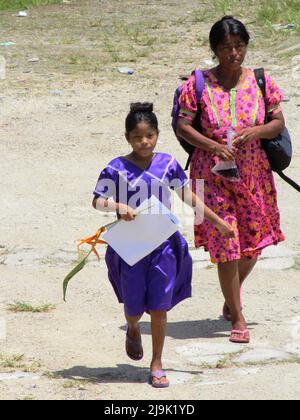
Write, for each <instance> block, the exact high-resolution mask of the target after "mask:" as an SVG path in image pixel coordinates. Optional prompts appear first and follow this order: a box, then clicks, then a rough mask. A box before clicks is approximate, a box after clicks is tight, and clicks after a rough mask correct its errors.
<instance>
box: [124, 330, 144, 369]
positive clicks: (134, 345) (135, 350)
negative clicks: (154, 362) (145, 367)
mask: <svg viewBox="0 0 300 420" xmlns="http://www.w3.org/2000/svg"><path fill="white" fill-rule="evenodd" d="M126 353H127V356H128V357H129V358H130V359H131V360H134V361H135V362H139V361H140V360H142V358H143V357H144V350H143V345H142V341H141V340H134V339H133V338H131V337H129V335H128V331H127V333H126ZM137 355H139V356H137Z"/></svg>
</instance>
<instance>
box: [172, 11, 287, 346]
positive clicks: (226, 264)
mask: <svg viewBox="0 0 300 420" xmlns="http://www.w3.org/2000/svg"><path fill="white" fill-rule="evenodd" d="M249 41H250V36H249V33H248V31H247V29H246V27H245V26H244V25H243V23H242V22H240V21H238V20H236V19H234V18H232V17H229V16H226V17H224V18H223V19H222V20H220V21H219V22H217V23H216V24H215V25H214V26H213V28H212V30H211V33H210V44H211V48H212V50H213V52H214V54H215V56H216V57H217V59H218V61H219V65H218V66H217V67H215V68H213V69H211V70H208V71H205V72H204V76H205V82H206V87H205V90H204V92H203V96H202V100H201V110H202V112H201V127H202V133H201V134H200V133H199V132H197V131H196V130H195V129H194V128H193V127H192V123H193V120H194V118H195V116H196V112H197V100H196V96H195V88H194V84H195V77H194V76H192V77H191V78H190V79H189V80H188V81H187V82H186V84H185V85H184V88H183V91H182V95H181V97H180V108H181V110H180V119H179V123H178V135H179V136H180V137H182V138H184V139H185V140H186V141H187V142H189V143H190V144H192V145H193V146H196V150H195V152H194V155H193V158H192V162H191V178H192V179H193V180H196V179H204V180H205V202H206V204H207V206H209V207H210V208H211V209H212V210H213V211H215V212H216V213H217V214H218V215H219V216H220V217H221V218H222V219H224V220H226V221H227V222H228V223H230V224H231V225H232V226H233V227H234V230H235V238H234V239H232V240H228V239H224V238H222V236H221V235H219V234H218V232H217V231H216V229H215V228H214V227H212V226H210V225H209V224H208V223H206V222H205V223H203V224H202V225H198V226H195V242H196V246H197V247H201V246H204V248H205V250H206V251H209V252H210V255H211V260H212V262H213V263H216V264H218V273H219V279H220V283H221V287H222V291H223V294H224V297H225V305H224V309H223V314H224V317H225V318H226V319H227V320H228V321H231V322H232V326H233V330H232V333H231V337H230V341H231V342H237V343H249V341H250V334H249V331H248V329H247V323H246V320H245V318H244V316H243V313H242V309H243V308H242V302H241V293H240V290H241V286H242V284H243V282H244V281H245V279H246V278H247V277H248V276H249V274H250V273H251V272H252V270H253V268H254V267H255V265H256V263H257V259H258V257H259V256H260V255H261V253H262V250H263V249H264V248H265V247H267V246H270V245H276V244H278V243H279V242H281V241H283V240H284V236H283V234H282V232H281V230H280V214H279V210H278V206H277V193H276V189H275V184H274V178H273V174H272V170H271V168H270V164H269V161H268V159H267V156H266V153H265V151H264V150H263V148H262V142H261V139H272V138H274V137H276V136H277V135H278V134H279V133H281V131H282V130H283V128H284V126H285V121H284V117H283V114H282V112H281V108H280V102H281V101H282V99H283V97H282V94H281V92H280V90H279V88H278V87H277V85H276V84H275V82H274V81H273V80H272V79H271V77H270V76H269V75H267V74H266V103H265V101H264V98H263V95H262V93H261V90H260V88H259V87H258V85H257V82H256V79H255V75H254V71H253V70H251V69H249V68H245V67H243V63H244V60H245V57H246V54H247V47H248V45H249ZM266 112H267V114H268V117H269V121H270V122H269V123H268V124H265V116H266ZM231 129H233V130H234V132H235V138H234V142H233V144H234V147H233V148H232V149H231V150H229V149H228V147H227V142H228V133H229V131H231ZM220 160H221V161H232V160H235V161H236V163H237V166H238V170H239V172H240V176H241V181H240V182H238V183H235V182H231V181H227V180H224V179H223V178H221V177H219V176H216V175H214V174H213V173H212V168H213V167H214V166H215V164H216V163H217V162H218V161H220Z"/></svg>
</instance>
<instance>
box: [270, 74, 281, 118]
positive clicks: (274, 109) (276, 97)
mask: <svg viewBox="0 0 300 420" xmlns="http://www.w3.org/2000/svg"><path fill="white" fill-rule="evenodd" d="M282 101H283V94H282V91H281V89H280V88H279V87H278V85H277V84H276V82H275V81H274V80H273V79H272V77H271V76H269V75H268V74H266V107H267V114H268V115H269V116H273V115H276V114H278V112H281V106H280V104H281V102H282Z"/></svg>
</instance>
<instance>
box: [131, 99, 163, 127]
mask: <svg viewBox="0 0 300 420" xmlns="http://www.w3.org/2000/svg"><path fill="white" fill-rule="evenodd" d="M141 122H144V123H146V124H149V125H150V127H151V128H153V130H156V131H158V120H157V117H156V115H155V114H154V112H153V104H151V103H148V102H145V103H140V102H137V103H133V104H131V105H130V112H129V114H128V115H127V118H126V122H125V127H126V133H127V134H129V133H130V132H131V131H132V130H134V129H135V127H136V126H137V125H138V124H139V123H141Z"/></svg>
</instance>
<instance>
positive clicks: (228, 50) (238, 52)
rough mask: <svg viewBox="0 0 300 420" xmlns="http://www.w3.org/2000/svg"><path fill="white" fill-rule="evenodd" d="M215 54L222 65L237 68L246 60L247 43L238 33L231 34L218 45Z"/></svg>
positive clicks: (232, 68)
mask: <svg viewBox="0 0 300 420" xmlns="http://www.w3.org/2000/svg"><path fill="white" fill-rule="evenodd" d="M215 54H216V56H217V58H218V60H219V62H220V65H221V66H223V67H227V68H230V69H231V70H237V69H239V68H240V67H241V65H242V64H243V62H244V61H245V57H246V54H247V44H246V43H245V42H244V41H243V40H242V38H241V37H239V36H238V35H230V36H228V37H226V38H225V40H224V42H222V43H221V44H219V45H218V47H217V49H216V51H215Z"/></svg>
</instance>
